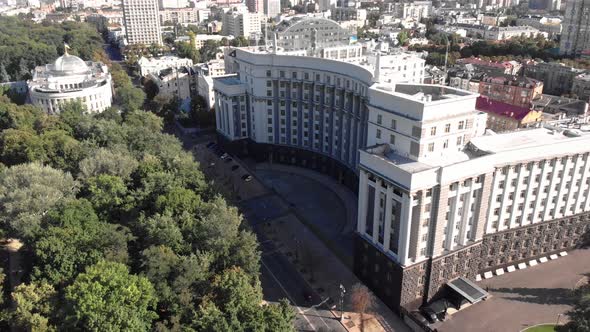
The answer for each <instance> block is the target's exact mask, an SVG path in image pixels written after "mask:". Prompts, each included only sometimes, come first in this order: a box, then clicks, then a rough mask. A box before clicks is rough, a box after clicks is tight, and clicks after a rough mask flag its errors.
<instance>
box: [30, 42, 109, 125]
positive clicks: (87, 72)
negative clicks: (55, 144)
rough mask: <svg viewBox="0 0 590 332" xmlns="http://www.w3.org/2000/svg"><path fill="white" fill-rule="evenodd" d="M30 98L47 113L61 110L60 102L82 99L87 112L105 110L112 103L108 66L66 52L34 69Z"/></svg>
mask: <svg viewBox="0 0 590 332" xmlns="http://www.w3.org/2000/svg"><path fill="white" fill-rule="evenodd" d="M27 86H28V90H29V92H28V93H29V96H28V97H29V101H30V102H31V103H32V104H34V105H38V106H40V107H41V108H43V110H44V111H45V112H47V113H50V114H55V113H59V111H60V105H62V104H64V103H67V102H71V101H80V102H82V104H83V105H85V106H86V109H87V111H88V112H92V113H97V112H102V111H104V110H105V109H106V108H108V107H110V106H111V102H112V100H113V90H112V89H113V87H112V79H111V74H110V73H109V69H108V67H107V66H106V65H105V64H103V63H100V62H92V61H87V62H84V61H83V60H82V59H80V58H79V57H77V56H74V55H70V54H68V52H67V47H66V53H65V54H64V55H62V56H60V57H59V58H57V59H56V60H55V62H53V63H50V64H47V65H45V66H38V67H36V68H35V70H34V71H33V78H32V79H30V80H29V81H27Z"/></svg>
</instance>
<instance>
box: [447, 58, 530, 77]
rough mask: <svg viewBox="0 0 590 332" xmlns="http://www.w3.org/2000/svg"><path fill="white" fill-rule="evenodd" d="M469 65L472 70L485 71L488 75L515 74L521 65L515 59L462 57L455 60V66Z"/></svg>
mask: <svg viewBox="0 0 590 332" xmlns="http://www.w3.org/2000/svg"><path fill="white" fill-rule="evenodd" d="M466 65H471V66H470V69H468V70H470V71H471V70H472V71H477V72H482V73H486V74H488V75H504V74H505V75H517V74H518V73H519V72H520V68H521V67H522V66H521V65H520V63H518V62H516V61H503V62H495V61H485V60H482V59H480V58H464V59H458V60H457V66H463V67H465V66H466Z"/></svg>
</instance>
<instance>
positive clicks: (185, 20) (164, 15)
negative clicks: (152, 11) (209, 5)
mask: <svg viewBox="0 0 590 332" xmlns="http://www.w3.org/2000/svg"><path fill="white" fill-rule="evenodd" d="M210 14H211V11H210V10H208V9H197V8H170V9H163V10H160V24H161V25H164V24H168V25H170V24H172V25H176V24H189V23H192V24H198V23H201V22H204V21H205V20H207V19H208V18H209V15H210Z"/></svg>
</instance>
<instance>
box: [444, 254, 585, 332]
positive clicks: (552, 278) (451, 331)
mask: <svg viewBox="0 0 590 332" xmlns="http://www.w3.org/2000/svg"><path fill="white" fill-rule="evenodd" d="M589 274H590V250H588V249H578V250H573V251H571V252H568V255H567V256H565V257H560V258H559V259H557V260H551V261H548V262H546V263H543V264H539V265H537V266H534V267H528V268H527V269H525V270H517V271H514V272H511V273H506V274H504V275H501V276H495V277H493V278H491V279H487V280H482V281H480V282H478V283H477V284H478V285H479V286H480V287H482V288H484V289H487V290H488V292H489V293H490V294H491V298H489V299H487V300H485V301H483V302H480V303H477V304H475V305H472V306H470V307H468V308H466V309H464V310H461V311H460V312H458V313H456V314H454V315H452V316H450V317H449V318H448V319H447V320H446V321H445V322H443V323H439V324H437V325H436V328H437V329H438V331H439V332H460V331H490V332H492V331H494V332H495V331H515V332H517V331H521V330H522V329H525V328H527V327H529V326H532V325H536V324H541V323H552V324H555V323H556V322H557V320H558V315H560V314H561V315H560V316H559V321H560V323H564V322H565V321H566V320H567V317H566V316H564V315H563V314H564V313H565V312H566V311H568V310H569V308H570V304H571V297H570V294H571V291H572V289H574V288H575V287H577V286H580V285H581V284H583V283H584V282H587V280H588V279H587V278H588V275H589Z"/></svg>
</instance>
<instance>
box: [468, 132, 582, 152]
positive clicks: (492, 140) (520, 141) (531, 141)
mask: <svg viewBox="0 0 590 332" xmlns="http://www.w3.org/2000/svg"><path fill="white" fill-rule="evenodd" d="M581 135H583V136H584V137H587V138H588V139H589V140H590V136H588V135H586V134H581ZM572 138H573V137H568V136H566V135H564V134H563V132H558V131H555V130H551V129H548V128H538V129H530V130H520V131H514V132H510V133H505V134H498V135H485V136H478V137H474V138H472V139H471V141H470V143H471V144H472V145H473V146H474V147H476V148H477V149H478V150H481V151H484V152H487V153H501V152H506V151H511V150H520V149H525V148H532V147H537V146H546V147H547V152H548V155H549V154H551V152H554V151H551V150H550V149H551V147H550V146H551V145H554V144H558V143H564V142H565V141H566V140H572Z"/></svg>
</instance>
